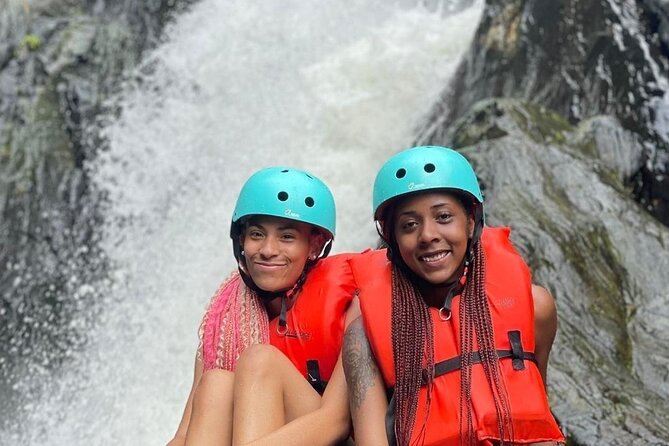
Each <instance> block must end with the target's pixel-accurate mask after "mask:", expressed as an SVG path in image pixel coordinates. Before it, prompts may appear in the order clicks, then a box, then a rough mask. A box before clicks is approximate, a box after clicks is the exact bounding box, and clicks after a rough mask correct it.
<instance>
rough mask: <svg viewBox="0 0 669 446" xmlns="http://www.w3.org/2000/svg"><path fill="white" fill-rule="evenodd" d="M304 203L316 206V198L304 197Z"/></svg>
mask: <svg viewBox="0 0 669 446" xmlns="http://www.w3.org/2000/svg"><path fill="white" fill-rule="evenodd" d="M304 204H306V205H307V206H308V207H310V208H312V207H314V199H313V198H311V197H307V198H305V199H304Z"/></svg>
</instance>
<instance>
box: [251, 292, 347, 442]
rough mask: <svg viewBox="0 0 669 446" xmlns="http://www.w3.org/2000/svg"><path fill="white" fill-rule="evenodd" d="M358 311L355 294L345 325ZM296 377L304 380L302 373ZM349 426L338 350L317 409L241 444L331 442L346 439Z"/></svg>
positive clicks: (342, 371)
mask: <svg viewBox="0 0 669 446" xmlns="http://www.w3.org/2000/svg"><path fill="white" fill-rule="evenodd" d="M359 314H360V307H359V305H358V301H357V298H354V300H353V302H352V303H351V306H350V307H349V309H348V310H347V312H346V320H345V326H346V327H348V325H349V323H350V322H351V321H352V320H353V319H355V318H356V317H358V315H359ZM299 379H300V380H301V381H304V378H303V377H300V378H299ZM314 393H315V392H314ZM350 426H351V421H350V412H349V405H348V393H347V390H346V379H345V377H344V369H343V365H342V355H341V352H340V354H339V359H338V360H337V364H336V365H335V368H334V370H333V372H332V376H331V377H330V381H329V382H328V385H327V387H326V389H325V392H324V393H323V396H322V397H321V398H320V406H319V407H318V408H316V410H312V411H310V412H308V413H305V414H304V415H302V416H299V417H297V418H295V419H294V420H292V421H290V422H289V423H287V424H285V425H283V426H281V427H280V428H279V429H277V430H276V431H274V432H272V433H270V434H268V435H265V436H263V437H262V438H259V439H258V440H255V441H252V442H250V443H244V444H245V445H246V446H261V445H276V444H290V445H298V446H299V445H304V446H307V445H308V446H311V445H320V444H322V445H330V444H334V443H336V442H338V441H343V440H345V439H346V438H347V437H348V436H349V433H350Z"/></svg>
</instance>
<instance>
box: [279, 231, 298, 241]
mask: <svg viewBox="0 0 669 446" xmlns="http://www.w3.org/2000/svg"><path fill="white" fill-rule="evenodd" d="M296 238H297V236H296V235H295V234H293V233H292V232H284V233H283V234H281V240H284V241H292V240H295V239H296Z"/></svg>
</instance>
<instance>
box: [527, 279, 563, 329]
mask: <svg viewBox="0 0 669 446" xmlns="http://www.w3.org/2000/svg"><path fill="white" fill-rule="evenodd" d="M532 300H533V301H534V318H535V319H536V320H537V321H541V320H552V319H554V318H555V315H556V313H557V308H556V306H555V299H554V298H553V296H552V295H551V293H550V292H549V291H548V290H547V289H546V288H544V287H542V286H541V285H536V284H534V283H533V284H532Z"/></svg>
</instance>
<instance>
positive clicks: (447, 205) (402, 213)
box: [398, 203, 451, 217]
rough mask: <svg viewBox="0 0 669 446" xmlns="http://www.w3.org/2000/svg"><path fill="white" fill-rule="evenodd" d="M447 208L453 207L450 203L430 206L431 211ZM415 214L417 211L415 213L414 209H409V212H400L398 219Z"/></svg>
mask: <svg viewBox="0 0 669 446" xmlns="http://www.w3.org/2000/svg"><path fill="white" fill-rule="evenodd" d="M445 206H446V207H449V206H451V204H450V203H437V204H435V205H432V206H430V210H435V209H439V208H442V207H445ZM415 213H416V211H414V210H413V209H409V210H407V211H404V212H400V213H399V214H398V217H401V216H402V215H410V214H415Z"/></svg>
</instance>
